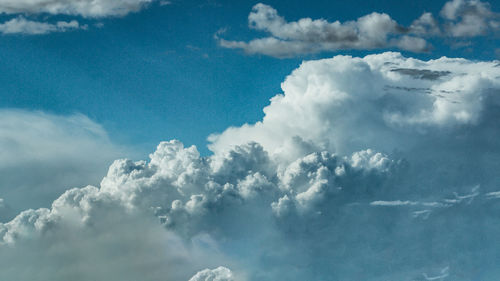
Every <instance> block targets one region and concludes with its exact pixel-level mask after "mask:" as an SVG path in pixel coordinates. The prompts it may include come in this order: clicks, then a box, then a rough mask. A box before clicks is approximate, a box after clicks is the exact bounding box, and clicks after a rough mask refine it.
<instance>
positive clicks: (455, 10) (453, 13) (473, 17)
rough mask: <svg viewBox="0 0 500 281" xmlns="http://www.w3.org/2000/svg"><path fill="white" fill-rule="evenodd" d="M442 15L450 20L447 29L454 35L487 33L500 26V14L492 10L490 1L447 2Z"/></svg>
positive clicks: (458, 0)
mask: <svg viewBox="0 0 500 281" xmlns="http://www.w3.org/2000/svg"><path fill="white" fill-rule="evenodd" d="M441 16H442V17H443V18H445V19H446V20H448V22H447V23H446V29H447V30H448V31H449V32H450V33H451V35H452V36H454V37H473V36H478V35H485V34H487V33H489V32H490V31H491V30H498V28H499V27H500V14H498V13H494V12H493V11H491V8H490V5H489V3H486V2H481V1H478V0H453V1H449V2H446V4H445V5H444V7H443V9H442V10H441Z"/></svg>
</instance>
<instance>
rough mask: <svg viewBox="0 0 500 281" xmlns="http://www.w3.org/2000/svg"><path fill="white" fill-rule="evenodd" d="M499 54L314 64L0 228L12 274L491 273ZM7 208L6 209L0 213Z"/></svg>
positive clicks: (499, 272)
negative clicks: (247, 118)
mask: <svg viewBox="0 0 500 281" xmlns="http://www.w3.org/2000/svg"><path fill="white" fill-rule="evenodd" d="M499 77H500V67H499V64H498V62H496V61H494V62H473V61H467V60H464V59H451V58H441V59H438V60H431V61H420V60H416V59H411V58H405V57H403V56H401V55H400V54H399V53H383V54H379V55H370V56H366V57H364V58H353V57H348V56H337V57H334V58H332V59H324V60H319V61H310V62H304V63H303V64H302V65H301V66H300V67H299V68H298V69H297V70H295V71H294V72H293V73H292V74H290V75H289V76H288V77H287V78H286V80H285V82H283V84H282V89H283V94H280V95H277V96H275V97H274V98H272V99H271V104H270V105H269V106H267V107H266V108H265V109H264V112H265V117H264V118H263V120H262V121H260V122H257V123H255V124H246V125H243V126H241V127H235V128H228V129H227V130H226V131H224V132H222V133H220V134H214V135H212V136H211V137H210V141H211V144H210V148H211V149H212V151H213V152H214V154H213V155H211V156H209V157H201V156H200V155H199V153H198V151H197V149H196V148H195V147H193V146H191V147H184V145H183V144H182V143H181V142H179V141H176V140H172V141H169V142H162V143H160V144H159V145H158V148H157V150H156V151H155V152H154V153H152V154H151V155H150V160H149V161H138V162H133V161H130V160H125V159H123V160H117V161H115V162H114V163H113V164H112V165H111V167H110V168H109V171H108V174H107V175H106V177H105V178H104V179H103V180H102V182H101V184H100V187H93V186H87V187H84V188H75V189H71V190H68V191H66V192H65V193H64V194H63V195H62V196H61V197H60V198H58V199H57V200H56V201H54V203H53V204H52V206H51V208H49V209H38V210H27V211H24V212H22V213H20V214H19V215H18V216H17V217H16V218H15V219H13V220H12V221H10V222H6V223H3V224H0V241H1V244H0V269H1V270H0V279H2V280H4V279H5V280H46V279H47V280H49V279H50V280H56V281H58V280H145V281H149V280H151V281H152V280H196V281H198V280H218V281H229V280H230V281H241V280H380V281H382V280H408V281H410V280H497V279H498V276H500V269H498V261H499V260H498V252H499V251H500V247H499V244H498V243H497V237H498V236H499V235H500V216H499V208H500V201H498V199H499V198H500V196H499V194H500V191H499V190H500V187H499V181H500V176H498V170H499V168H500V150H499V148H500V147H499V144H498V141H497V140H498V138H499V137H500V136H499V132H500V130H499V129H500V125H499V123H498V122H497V120H498V118H499V117H500V116H499V115H500V93H499V90H500V78H499ZM0 210H1V209H0Z"/></svg>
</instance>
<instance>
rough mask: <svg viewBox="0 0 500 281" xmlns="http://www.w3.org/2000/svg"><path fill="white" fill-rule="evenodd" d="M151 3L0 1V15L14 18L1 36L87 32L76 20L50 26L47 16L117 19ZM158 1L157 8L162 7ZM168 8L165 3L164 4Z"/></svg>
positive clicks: (122, 0) (0, 29) (2, 25)
mask: <svg viewBox="0 0 500 281" xmlns="http://www.w3.org/2000/svg"><path fill="white" fill-rule="evenodd" d="M154 1H155V0H80V1H67V0H55V1H46V0H0V14H7V15H16V16H17V17H14V18H11V19H9V20H7V21H6V22H4V23H0V33H2V34H4V35H5V34H25V35H40V34H48V33H52V32H65V31H71V30H76V29H84V30H86V29H87V28H88V25H87V24H80V23H79V22H78V21H77V20H76V19H73V20H71V21H67V22H66V21H57V22H55V23H50V22H48V21H47V17H46V16H47V15H48V16H49V17H50V16H57V15H66V16H72V17H83V18H86V19H90V20H93V19H98V18H106V17H120V16H125V15H127V14H129V13H133V12H138V11H140V10H142V9H143V8H145V7H147V6H148V5H149V4H151V3H153V2H154ZM166 2H168V1H162V2H161V3H160V5H166V4H165V3H166ZM167 4H168V3H167ZM41 15H43V16H45V17H44V18H43V20H42V21H39V20H30V19H26V18H25V16H30V17H31V18H37V17H40V16H41Z"/></svg>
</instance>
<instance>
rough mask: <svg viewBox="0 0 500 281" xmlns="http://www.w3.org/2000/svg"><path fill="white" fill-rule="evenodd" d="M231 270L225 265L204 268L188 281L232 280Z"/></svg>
mask: <svg viewBox="0 0 500 281" xmlns="http://www.w3.org/2000/svg"><path fill="white" fill-rule="evenodd" d="M233 280H234V279H233V274H232V273H231V270H229V269H227V268H225V267H222V266H220V267H218V268H216V269H205V270H202V271H200V272H198V273H196V275H195V276H193V277H192V278H191V279H189V281H233Z"/></svg>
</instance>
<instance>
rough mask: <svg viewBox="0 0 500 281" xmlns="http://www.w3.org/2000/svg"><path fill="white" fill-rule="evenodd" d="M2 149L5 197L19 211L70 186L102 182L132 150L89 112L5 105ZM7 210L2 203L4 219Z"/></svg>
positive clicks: (0, 185) (0, 120)
mask: <svg viewBox="0 0 500 281" xmlns="http://www.w3.org/2000/svg"><path fill="white" fill-rule="evenodd" d="M0 155H1V159H2V161H1V162H0V197H1V198H3V199H4V204H5V205H6V206H8V207H9V208H11V209H14V210H17V211H20V210H23V209H26V208H32V207H40V206H50V203H51V202H52V201H53V200H54V199H55V198H57V197H58V196H59V195H60V194H62V193H63V192H64V191H65V190H67V189H68V188H71V187H75V186H82V185H87V184H91V183H94V184H97V183H99V181H100V179H101V178H102V177H103V176H104V175H105V170H106V167H107V166H109V164H110V163H112V162H113V160H114V159H116V158H117V157H120V156H123V155H127V151H126V150H125V149H124V148H121V147H119V146H117V145H115V144H113V143H112V142H111V141H110V140H109V138H108V136H107V133H106V131H105V130H104V129H103V128H102V127H101V126H100V125H99V124H97V123H95V122H94V121H92V120H90V119H89V118H87V117H86V116H84V115H78V114H76V115H70V116H58V115H53V114H47V113H42V112H36V111H35V112H33V111H24V110H5V109H3V110H0ZM9 213H10V212H9ZM5 216H6V213H5V212H2V211H1V209H0V219H2V220H3V219H4V218H5Z"/></svg>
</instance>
